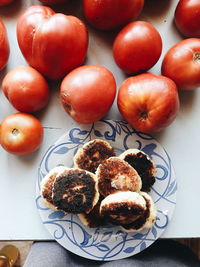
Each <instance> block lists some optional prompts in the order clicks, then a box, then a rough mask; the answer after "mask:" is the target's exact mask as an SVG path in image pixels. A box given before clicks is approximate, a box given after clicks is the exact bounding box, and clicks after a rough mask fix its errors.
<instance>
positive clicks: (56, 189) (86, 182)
mask: <svg viewBox="0 0 200 267" xmlns="http://www.w3.org/2000/svg"><path fill="white" fill-rule="evenodd" d="M52 192H53V194H52V199H53V203H54V205H55V206H56V208H57V209H58V210H62V211H64V212H66V213H74V214H77V213H84V212H85V213H88V212H90V211H91V210H92V209H93V207H94V206H95V205H96V203H97V202H98V200H99V192H98V181H97V178H96V176H95V175H94V174H93V173H91V172H88V171H85V170H81V169H74V168H70V169H68V170H64V171H63V172H62V173H60V174H59V175H58V176H56V179H55V182H54V184H53V190H52Z"/></svg>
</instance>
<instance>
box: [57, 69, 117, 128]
mask: <svg viewBox="0 0 200 267" xmlns="http://www.w3.org/2000/svg"><path fill="white" fill-rule="evenodd" d="M115 94H116V82H115V78H114V76H113V74H112V73H111V72H110V71H109V70H108V69H106V68H104V67H102V66H97V65H89V66H82V67H79V68H77V69H75V70H73V71H72V72H70V73H69V74H68V75H67V76H66V77H65V78H64V80H63V81H62V84H61V89H60V98H61V102H62V104H63V107H64V109H65V111H66V112H67V113H68V114H69V115H70V116H71V117H72V118H73V119H74V120H76V121H77V122H79V123H93V122H95V121H97V120H99V119H101V118H102V117H103V116H104V115H105V114H106V113H107V112H108V110H109V109H110V107H111V105H112V103H113V101H114V99H115Z"/></svg>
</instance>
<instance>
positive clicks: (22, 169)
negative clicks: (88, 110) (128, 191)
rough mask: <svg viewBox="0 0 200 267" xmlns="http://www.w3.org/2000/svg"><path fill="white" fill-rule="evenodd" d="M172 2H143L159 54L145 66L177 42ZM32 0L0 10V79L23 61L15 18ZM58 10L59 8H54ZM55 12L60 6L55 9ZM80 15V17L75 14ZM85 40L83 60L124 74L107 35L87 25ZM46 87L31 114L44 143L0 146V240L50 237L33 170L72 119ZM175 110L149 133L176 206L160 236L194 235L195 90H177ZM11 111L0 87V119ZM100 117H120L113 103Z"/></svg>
mask: <svg viewBox="0 0 200 267" xmlns="http://www.w3.org/2000/svg"><path fill="white" fill-rule="evenodd" d="M74 2H75V4H74V5H72V6H70V7H69V6H67V7H66V8H65V12H66V14H70V13H71V14H75V15H76V14H79V13H80V8H79V7H78V6H80V1H78V0H76V1H74ZM177 2H178V0H171V1H170V0H168V1H159V0H154V1H150V0H146V6H145V9H144V11H143V13H142V15H141V17H140V19H141V20H147V21H149V22H151V23H152V24H153V25H154V26H155V27H156V28H157V29H158V30H159V32H160V33H161V36H162V39H163V53H162V56H161V59H160V60H159V62H158V63H157V64H156V65H155V66H154V68H153V69H152V70H151V71H152V72H153V73H158V74H159V73H160V65H161V60H162V58H163V56H164V54H165V52H166V51H167V49H169V48H170V47H171V46H172V45H173V44H175V43H176V42H177V41H179V40H181V39H182V37H181V36H180V35H179V34H178V33H177V30H176V28H175V26H174V25H173V12H174V9H175V6H176V4H177ZM38 3H39V2H38V1H31V0H21V1H20V0H16V3H14V4H12V5H10V6H9V7H4V8H0V17H1V18H2V19H3V21H4V23H5V25H6V27H7V30H8V37H9V41H10V44H11V54H10V59H9V62H8V65H7V68H6V69H5V70H3V71H2V72H1V73H0V79H1V80H2V78H3V77H4V75H5V73H6V72H7V71H8V70H10V69H12V68H13V67H15V66H18V65H23V64H26V63H25V61H24V59H23V56H22V54H21V52H20V50H19V48H18V45H17V40H16V34H15V30H16V20H17V17H18V16H19V14H21V13H22V12H23V10H24V9H25V8H27V7H29V6H30V5H32V4H38ZM57 10H58V11H59V8H57ZM60 11H61V10H60ZM80 17H81V18H82V16H80ZM89 31H90V43H89V50H88V57H87V61H86V64H99V65H103V66H105V67H107V68H109V69H110V70H111V71H112V72H113V74H114V75H115V77H116V80H117V84H118V86H119V85H120V84H121V82H122V81H123V80H124V78H125V75H124V74H123V73H122V72H121V70H119V68H118V67H117V66H116V64H115V63H114V60H113V57H112V53H111V47H112V37H113V36H112V35H111V34H110V33H102V32H101V33H100V32H97V31H95V30H94V29H92V28H91V27H89ZM1 80H0V81H1ZM52 87H55V88H52V90H51V99H50V103H49V105H48V107H47V108H46V109H44V110H43V111H42V112H40V113H39V114H37V116H38V118H39V119H40V120H41V121H42V123H43V126H44V142H43V144H42V146H41V148H40V149H39V150H38V151H37V152H35V153H33V154H31V155H28V156H23V157H17V156H14V155H11V154H8V153H6V152H5V151H4V150H3V149H2V148H0V170H1V171H0V240H48V239H49V240H50V239H52V237H51V236H50V235H49V233H48V232H47V231H46V229H45V227H44V226H43V225H42V223H41V220H40V217H39V214H38V211H37V209H36V205H35V183H36V179H37V169H38V165H39V163H40V161H41V158H42V156H43V154H44V153H45V151H46V150H47V149H48V147H49V146H50V145H51V144H53V143H54V142H55V141H56V140H57V139H58V138H59V137H60V136H61V135H62V134H63V133H65V132H66V130H67V129H70V128H71V127H72V126H74V125H75V124H76V123H75V122H73V121H72V119H71V118H69V117H68V116H67V114H66V113H65V112H64V110H63V108H62V106H61V105H60V103H59V87H58V85H57V84H56V83H55V84H54V86H52ZM180 99H181V108H180V112H179V114H178V117H177V119H176V120H175V122H174V123H173V124H172V125H171V126H170V127H168V128H167V129H165V130H164V131H162V132H161V133H158V134H154V137H155V138H156V139H157V140H158V141H159V142H160V144H161V145H162V146H163V147H164V148H165V149H166V150H167V152H168V153H169V155H170V157H171V159H172V163H173V166H174V169H175V172H176V176H177V181H178V193H177V205H176V209H175V212H174V217H173V219H172V221H171V223H170V225H169V227H168V229H167V230H166V231H165V233H164V234H163V236H162V237H166V238H178V237H200V227H199V225H200V209H199V203H200V194H199V188H200V156H199V150H200V134H199V132H200V91H199V90H196V91H195V92H182V93H180ZM14 112H16V110H14V108H12V107H11V105H10V104H9V103H8V101H7V100H6V98H5V96H4V95H3V93H2V91H0V120H2V119H3V118H4V117H5V116H7V115H9V114H11V113H14ZM106 118H109V119H120V118H121V116H120V114H119V112H118V110H117V108H116V103H115V104H114V105H113V107H112V109H111V110H110V112H109V113H108V114H107V116H106Z"/></svg>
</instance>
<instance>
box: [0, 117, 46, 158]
mask: <svg viewBox="0 0 200 267" xmlns="http://www.w3.org/2000/svg"><path fill="white" fill-rule="evenodd" d="M42 139H43V128H42V125H41V123H40V122H39V120H38V119H36V118H35V117H33V116H32V115H30V114H26V113H16V114H12V115H9V116H7V117H6V118H4V120H3V121H2V123H1V127H0V144H1V145H2V147H3V148H4V149H5V150H7V151H8V152H10V153H12V154H16V155H25V154H29V153H32V152H33V151H35V150H36V149H38V148H39V146H40V145H41V143H42Z"/></svg>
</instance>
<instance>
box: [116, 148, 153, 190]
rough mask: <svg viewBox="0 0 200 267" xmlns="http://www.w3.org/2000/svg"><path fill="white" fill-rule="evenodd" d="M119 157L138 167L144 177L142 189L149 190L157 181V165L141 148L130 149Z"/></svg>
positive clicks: (140, 174) (139, 172) (142, 177)
mask: <svg viewBox="0 0 200 267" xmlns="http://www.w3.org/2000/svg"><path fill="white" fill-rule="evenodd" d="M119 158H120V159H123V160H125V161H126V162H128V163H129V164H130V165H131V166H132V167H133V168H135V169H136V171H137V172H138V174H139V176H140V177H141V179H142V191H145V192H149V191H150V189H151V186H152V185H153V184H154V183H155V175H156V167H155V165H154V163H153V161H152V160H151V159H150V157H149V156H148V155H147V154H145V153H144V152H143V151H141V150H138V149H128V150H126V151H125V152H124V153H122V154H121V155H119Z"/></svg>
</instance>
